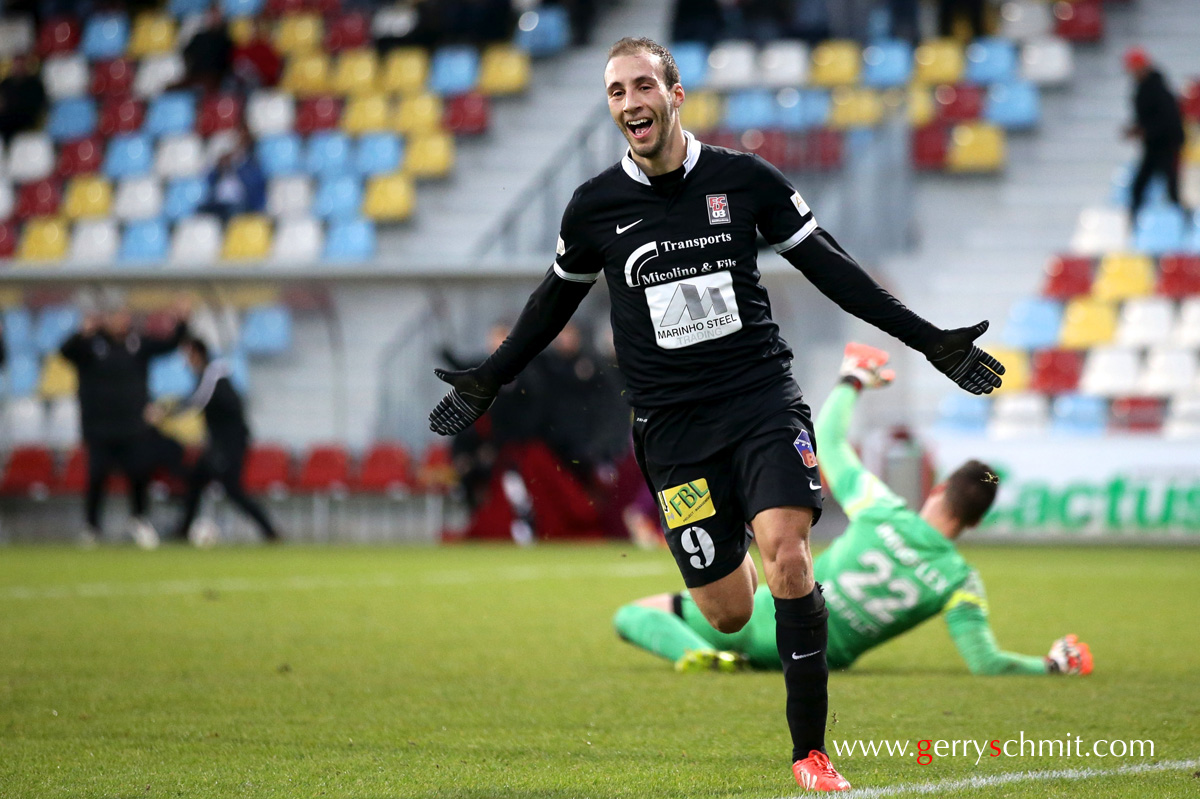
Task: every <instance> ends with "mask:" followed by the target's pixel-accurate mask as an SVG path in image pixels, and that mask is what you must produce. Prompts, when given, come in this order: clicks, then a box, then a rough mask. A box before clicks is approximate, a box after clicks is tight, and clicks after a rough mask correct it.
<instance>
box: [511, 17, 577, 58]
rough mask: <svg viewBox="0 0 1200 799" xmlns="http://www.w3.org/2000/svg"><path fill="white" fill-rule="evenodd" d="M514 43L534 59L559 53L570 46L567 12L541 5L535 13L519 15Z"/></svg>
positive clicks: (569, 27)
mask: <svg viewBox="0 0 1200 799" xmlns="http://www.w3.org/2000/svg"><path fill="white" fill-rule="evenodd" d="M514 42H515V43H516V45H517V47H520V48H521V49H522V50H528V51H529V54H530V55H531V56H533V57H534V58H542V57H544V56H552V55H556V54H558V53H561V52H562V51H563V50H565V49H567V47H568V46H569V45H570V44H571V21H570V19H569V18H568V17H567V10H566V9H565V8H563V7H561V6H551V5H545V4H543V5H540V6H538V9H537V10H536V11H526V12H525V13H523V14H521V16H520V19H519V20H518V22H517V32H516V37H515V39H514Z"/></svg>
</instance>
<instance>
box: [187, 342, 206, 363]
mask: <svg viewBox="0 0 1200 799" xmlns="http://www.w3.org/2000/svg"><path fill="white" fill-rule="evenodd" d="M184 346H185V347H190V348H191V349H193V350H195V351H196V354H197V355H199V356H200V360H202V361H204V362H205V363H208V362H209V360H210V359H209V356H208V345H207V344H205V343H204V341H203V340H201V339H198V338H189V339H188V340H187V341H185V342H184Z"/></svg>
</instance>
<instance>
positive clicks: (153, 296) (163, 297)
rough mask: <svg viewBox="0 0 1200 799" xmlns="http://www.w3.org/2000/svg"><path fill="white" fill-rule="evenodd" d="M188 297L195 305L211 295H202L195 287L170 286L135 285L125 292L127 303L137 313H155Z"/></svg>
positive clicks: (207, 299)
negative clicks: (180, 287)
mask: <svg viewBox="0 0 1200 799" xmlns="http://www.w3.org/2000/svg"><path fill="white" fill-rule="evenodd" d="M182 297H186V298H188V300H189V301H190V302H191V303H192V305H193V306H195V307H197V308H198V307H200V306H201V305H203V304H204V303H205V302H208V301H209V300H210V299H212V298H211V297H205V296H201V295H200V292H198V291H196V290H195V289H182V290H181V289H179V288H172V287H170V286H134V287H133V288H131V289H129V291H128V292H126V294H125V304H126V305H128V306H129V310H131V311H133V312H135V313H155V312H157V311H161V310H163V309H164V308H170V307H172V306H174V305H175V304H176V303H178V302H179V300H180V298H182Z"/></svg>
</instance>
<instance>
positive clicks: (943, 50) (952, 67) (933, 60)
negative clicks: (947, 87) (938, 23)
mask: <svg viewBox="0 0 1200 799" xmlns="http://www.w3.org/2000/svg"><path fill="white" fill-rule="evenodd" d="M913 61H914V62H915V65H914V66H915V67H916V68H915V69H914V70H913V80H914V81H915V82H917V83H921V84H924V85H926V86H936V85H939V84H942V83H958V82H959V81H960V80H961V79H962V75H963V68H964V66H965V58H964V56H963V48H962V45H961V44H959V43H958V42H956V41H955V40H954V39H934V40H932V41H929V42H926V43H925V44H922V45H921V46H920V47H918V48H917V51H916V53H915V54H914V56H913Z"/></svg>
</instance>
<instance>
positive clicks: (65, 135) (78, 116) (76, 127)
mask: <svg viewBox="0 0 1200 799" xmlns="http://www.w3.org/2000/svg"><path fill="white" fill-rule="evenodd" d="M96 123H97V113H96V102H95V101H94V100H93V99H92V98H91V97H68V98H66V99H63V100H59V101H58V102H56V103H55V104H54V105H53V106H52V107H51V108H50V115H49V117H48V118H47V121H46V132H47V133H49V134H50V138H52V139H54V141H57V142H64V141H70V140H71V139H82V138H83V137H84V136H90V135H92V132H93V131H94V130H95V129H96Z"/></svg>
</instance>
